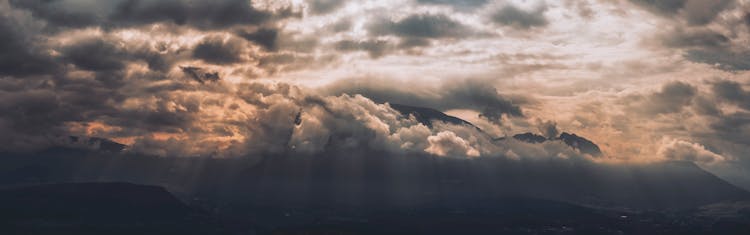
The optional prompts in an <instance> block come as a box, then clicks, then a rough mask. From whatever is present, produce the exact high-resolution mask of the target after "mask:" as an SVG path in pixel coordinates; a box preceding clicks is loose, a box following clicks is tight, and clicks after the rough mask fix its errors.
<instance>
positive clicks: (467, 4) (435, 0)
mask: <svg viewBox="0 0 750 235" xmlns="http://www.w3.org/2000/svg"><path fill="white" fill-rule="evenodd" d="M487 2H488V1H487V0H417V3H421V4H428V5H447V6H451V7H453V8H456V9H459V10H469V9H476V8H478V7H481V6H484V5H485V4H487Z"/></svg>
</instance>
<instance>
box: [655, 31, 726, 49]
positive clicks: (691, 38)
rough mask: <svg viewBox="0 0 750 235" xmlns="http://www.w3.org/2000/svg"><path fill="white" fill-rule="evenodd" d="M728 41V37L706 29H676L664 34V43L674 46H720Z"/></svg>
mask: <svg viewBox="0 0 750 235" xmlns="http://www.w3.org/2000/svg"><path fill="white" fill-rule="evenodd" d="M728 43H729V38H728V37H726V36H724V35H723V34H721V33H718V32H714V31H711V30H707V29H702V30H690V31H685V30H677V31H675V32H672V33H670V34H667V35H665V36H664V44H665V45H666V46H669V47H675V48H706V47H708V48H721V47H724V46H726V45H727V44H728Z"/></svg>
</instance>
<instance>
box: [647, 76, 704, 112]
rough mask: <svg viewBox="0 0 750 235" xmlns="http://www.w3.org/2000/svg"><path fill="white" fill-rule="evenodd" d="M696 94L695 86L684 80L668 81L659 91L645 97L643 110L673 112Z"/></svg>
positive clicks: (686, 103)
mask: <svg viewBox="0 0 750 235" xmlns="http://www.w3.org/2000/svg"><path fill="white" fill-rule="evenodd" d="M696 94H697V88H695V87H694V86H692V85H690V84H687V83H684V82H679V81H676V82H670V83H667V84H665V85H664V86H663V87H662V88H661V91H659V92H657V93H654V94H652V95H651V96H649V97H647V99H648V101H647V103H646V107H645V111H646V112H649V113H654V114H660V113H674V112H679V111H681V110H682V109H683V108H684V107H685V106H687V105H689V104H690V102H691V101H692V100H693V97H695V95H696Z"/></svg>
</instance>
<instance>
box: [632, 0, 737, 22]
mask: <svg viewBox="0 0 750 235" xmlns="http://www.w3.org/2000/svg"><path fill="white" fill-rule="evenodd" d="M630 2H633V3H635V4H636V5H638V6H642V7H644V8H645V9H647V10H649V11H651V12H654V13H657V14H660V15H665V16H680V17H683V18H684V19H685V20H686V21H687V22H688V23H689V24H691V25H705V24H708V23H709V22H711V21H713V20H714V18H716V16H717V15H718V14H719V13H720V12H721V11H723V10H725V9H726V8H727V7H729V6H731V5H732V4H733V3H734V0H716V1H702V0H664V1H660V0H630Z"/></svg>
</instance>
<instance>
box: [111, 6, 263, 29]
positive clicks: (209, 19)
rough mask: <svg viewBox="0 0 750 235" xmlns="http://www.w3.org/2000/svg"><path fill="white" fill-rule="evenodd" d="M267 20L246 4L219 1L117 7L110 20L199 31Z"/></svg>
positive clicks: (260, 12)
mask: <svg viewBox="0 0 750 235" xmlns="http://www.w3.org/2000/svg"><path fill="white" fill-rule="evenodd" d="M268 18H270V15H269V13H267V12H262V11H258V10H257V9H255V8H253V6H251V4H250V1H246V0H219V1H179V0H171V1H145V0H127V1H124V2H122V3H120V4H119V5H118V6H117V7H116V10H115V12H114V13H113V14H112V16H111V19H112V20H113V21H114V22H132V23H136V24H148V23H154V22H164V21H171V22H173V23H175V24H178V25H183V24H188V25H192V26H196V27H198V28H224V27H229V26H234V25H240V24H258V23H261V22H263V21H265V20H267V19H268Z"/></svg>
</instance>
